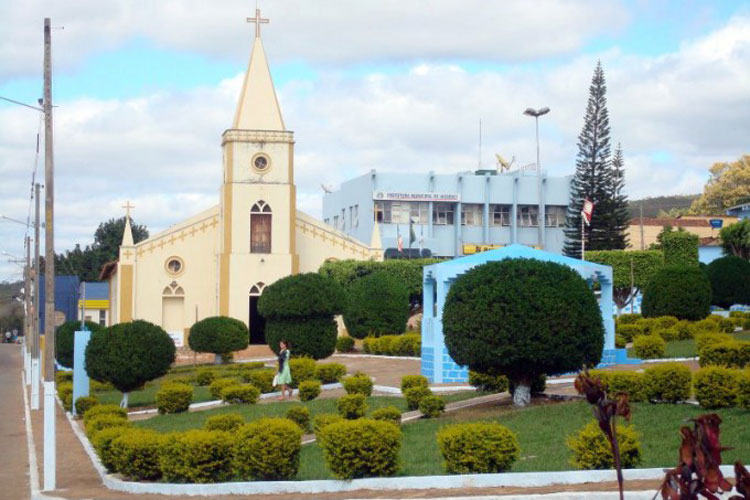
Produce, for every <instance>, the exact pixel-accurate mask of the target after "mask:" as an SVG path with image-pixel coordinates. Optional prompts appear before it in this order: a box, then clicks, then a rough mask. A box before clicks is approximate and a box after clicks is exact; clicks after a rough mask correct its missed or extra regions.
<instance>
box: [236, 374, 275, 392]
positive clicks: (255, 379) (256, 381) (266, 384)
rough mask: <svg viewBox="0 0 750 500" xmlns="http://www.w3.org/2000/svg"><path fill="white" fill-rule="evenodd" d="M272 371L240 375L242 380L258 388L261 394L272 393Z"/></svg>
mask: <svg viewBox="0 0 750 500" xmlns="http://www.w3.org/2000/svg"><path fill="white" fill-rule="evenodd" d="M275 374H276V372H275V371H274V370H250V371H245V372H243V373H242V379H243V380H245V381H246V382H250V383H251V384H252V385H254V386H255V387H257V388H258V390H259V391H260V392H261V393H262V394H268V393H269V392H273V377H274V376H275Z"/></svg>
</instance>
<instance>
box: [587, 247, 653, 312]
mask: <svg viewBox="0 0 750 500" xmlns="http://www.w3.org/2000/svg"><path fill="white" fill-rule="evenodd" d="M586 260H588V261H590V262H596V263H597V264H604V265H607V266H612V282H613V283H612V287H613V294H612V296H613V299H614V301H615V304H617V306H618V307H620V308H623V307H625V306H626V305H627V304H629V303H630V301H631V300H632V297H633V296H634V295H635V294H637V293H638V292H639V291H640V290H643V289H644V288H645V287H646V285H647V284H648V282H649V280H650V279H651V277H652V276H653V275H654V274H655V273H656V271H658V270H659V269H661V267H662V266H663V265H664V257H663V256H662V253H661V252H659V251H655V250H594V251H587V252H586Z"/></svg>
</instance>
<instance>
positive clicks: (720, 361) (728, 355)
mask: <svg viewBox="0 0 750 500" xmlns="http://www.w3.org/2000/svg"><path fill="white" fill-rule="evenodd" d="M748 364H750V342H740V341H737V340H728V341H725V342H718V343H716V344H709V345H706V346H704V348H703V349H702V350H701V351H700V365H701V366H708V365H719V366H726V367H728V368H743V367H744V366H745V365H748Z"/></svg>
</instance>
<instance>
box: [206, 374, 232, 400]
mask: <svg viewBox="0 0 750 500" xmlns="http://www.w3.org/2000/svg"><path fill="white" fill-rule="evenodd" d="M236 384H237V381H236V380H234V379H233V378H227V377H222V378H217V379H214V381H213V382H211V385H210V386H208V391H209V392H210V393H211V396H212V397H213V398H214V399H222V397H223V395H222V392H223V391H224V389H225V388H227V387H229V386H230V385H236Z"/></svg>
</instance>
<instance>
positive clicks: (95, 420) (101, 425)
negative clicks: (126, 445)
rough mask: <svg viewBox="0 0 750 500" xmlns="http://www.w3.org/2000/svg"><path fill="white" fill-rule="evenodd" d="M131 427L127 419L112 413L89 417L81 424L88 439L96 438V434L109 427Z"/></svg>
mask: <svg viewBox="0 0 750 500" xmlns="http://www.w3.org/2000/svg"><path fill="white" fill-rule="evenodd" d="M131 425H132V424H131V423H130V421H129V420H128V419H127V418H125V417H122V416H120V415H116V414H114V413H106V414H103V415H97V416H95V417H91V418H90V419H89V420H88V421H84V424H83V426H84V428H85V429H86V435H87V436H88V437H89V438H93V437H94V436H96V434H97V433H98V432H99V431H101V430H102V429H108V428H110V427H130V426H131Z"/></svg>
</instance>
